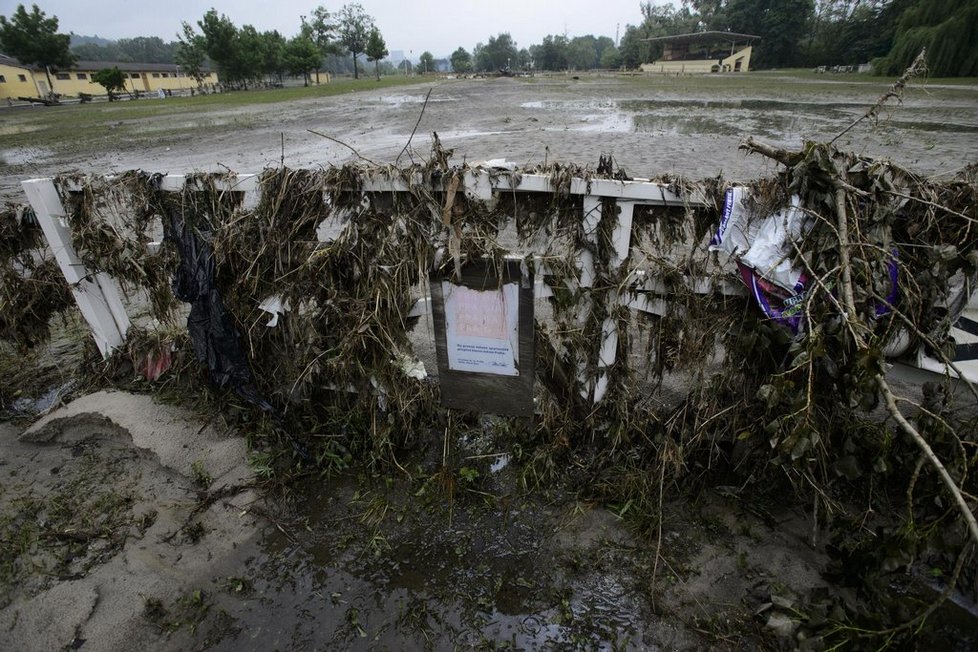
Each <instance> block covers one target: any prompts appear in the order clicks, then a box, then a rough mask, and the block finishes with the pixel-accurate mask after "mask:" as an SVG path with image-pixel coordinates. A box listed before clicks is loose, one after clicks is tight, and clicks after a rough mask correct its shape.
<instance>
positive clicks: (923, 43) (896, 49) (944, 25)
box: [876, 0, 978, 77]
mask: <svg viewBox="0 0 978 652" xmlns="http://www.w3.org/2000/svg"><path fill="white" fill-rule="evenodd" d="M903 4H906V5H907V6H906V7H905V9H904V10H903V11H902V12H901V13H900V16H899V18H898V19H897V21H896V26H895V30H894V39H893V45H892V48H891V49H890V50H889V53H888V54H887V55H886V56H885V57H883V58H881V59H880V60H878V61H877V62H876V63H877V69H878V70H879V72H881V73H882V74H898V73H899V72H900V71H902V70H903V69H905V68H906V67H907V66H908V65H909V64H910V62H911V61H913V59H914V57H916V56H917V53H919V52H920V50H922V49H924V48H927V53H928V57H927V65H928V68H929V70H930V73H931V74H932V75H934V76H938V77H970V76H975V75H978V2H976V1H975V0H916V1H915V2H913V3H910V4H908V3H903Z"/></svg>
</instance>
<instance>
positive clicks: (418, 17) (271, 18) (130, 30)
mask: <svg viewBox="0 0 978 652" xmlns="http://www.w3.org/2000/svg"><path fill="white" fill-rule="evenodd" d="M18 4H24V5H26V6H27V7H28V9H29V8H30V5H31V4H32V2H31V0H27V1H26V2H25V1H21V2H18V1H16V0H0V14H2V15H4V16H9V15H10V14H12V13H13V12H14V10H15V9H16V7H17V5H18ZM34 4H37V5H38V6H39V7H40V8H41V11H43V12H45V13H46V14H47V15H48V16H51V15H54V16H57V17H58V19H59V21H60V22H59V31H61V32H64V33H67V32H74V33H76V34H83V35H86V36H94V35H98V36H101V37H103V38H110V39H118V38H131V37H134V36H159V37H160V38H162V39H163V40H165V41H173V40H176V34H177V32H178V31H179V30H180V23H181V22H182V21H188V22H191V23H195V22H196V21H197V20H198V19H200V17H201V16H203V15H204V13H206V12H207V10H208V9H210V8H211V7H214V8H215V9H217V11H218V13H223V14H226V15H227V16H228V17H229V18H230V19H231V20H232V21H233V22H234V24H235V25H238V26H241V25H246V24H251V25H254V26H255V28H256V29H258V30H259V31H265V30H272V29H277V30H278V31H279V32H280V33H282V34H283V35H285V36H287V37H288V36H292V35H293V34H295V33H296V32H297V31H298V29H299V24H300V21H299V16H301V15H303V14H305V15H309V14H310V13H311V11H312V9H313V8H314V7H316V6H317V5H319V4H323V5H324V6H325V7H326V8H327V9H328V10H329V11H331V12H334V13H335V12H336V11H337V10H338V9H339V8H340V6H342V4H343V3H342V2H339V1H338V0H337V1H335V2H319V1H318V0H163V1H160V0H157V1H155V2H147V1H146V0H34ZM360 4H361V5H363V8H364V9H365V10H366V12H367V13H368V14H370V15H371V16H373V17H374V19H375V21H376V24H377V27H378V28H379V29H380V31H381V33H382V34H383V36H384V40H386V41H387V49H388V50H392V51H393V50H403V51H404V54H405V56H411V57H412V58H414V59H417V58H418V56H419V55H420V54H421V52H423V51H424V50H430V51H431V52H432V53H433V54H434V55H435V56H447V55H449V54H451V53H452V52H453V51H454V50H455V49H456V48H458V47H459V46H462V47H464V48H465V49H466V50H469V51H470V52H471V50H472V47H473V46H474V45H475V44H476V43H479V42H482V43H485V42H486V41H487V40H488V38H489V36H494V35H496V34H499V33H500V32H509V33H510V35H512V37H513V39H514V40H515V41H516V43H517V45H518V46H519V47H520V48H524V47H528V46H530V45H534V44H537V43H539V42H540V41H542V40H543V37H544V36H546V35H547V34H563V33H565V32H566V33H567V35H568V36H571V37H573V36H581V35H584V34H594V35H595V36H610V37H611V38H615V30H616V28H618V27H619V26H620V29H621V33H622V34H624V32H625V25H626V24H629V23H631V24H633V25H637V24H638V23H640V22H641V20H642V16H641V11H640V10H639V0H415V1H414V2H410V1H407V0H361V2H360ZM660 4H664V2H661V3H660Z"/></svg>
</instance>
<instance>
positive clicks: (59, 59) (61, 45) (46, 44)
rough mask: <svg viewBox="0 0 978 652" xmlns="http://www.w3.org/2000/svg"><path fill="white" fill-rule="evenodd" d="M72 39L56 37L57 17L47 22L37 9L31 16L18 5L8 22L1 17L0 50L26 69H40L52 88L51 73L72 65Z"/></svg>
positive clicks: (61, 35)
mask: <svg viewBox="0 0 978 652" xmlns="http://www.w3.org/2000/svg"><path fill="white" fill-rule="evenodd" d="M70 46H71V36H69V35H68V34H59V33H58V17H57V16H51V17H50V18H48V17H47V16H46V15H45V14H44V12H43V11H41V10H40V9H39V8H38V6H37V5H32V6H31V11H30V13H28V12H27V10H26V9H24V5H17V9H16V10H15V11H14V13H13V14H12V15H11V16H10V18H7V17H6V16H0V50H2V51H3V52H5V53H6V54H8V55H10V56H12V57H14V58H15V59H17V60H18V61H20V62H21V63H23V64H25V65H29V66H40V67H42V68H44V73H45V75H47V79H48V89H50V92H51V93H53V92H54V90H53V89H54V86H53V85H52V84H51V69H54V70H58V69H61V68H70V67H71V66H72V65H74V63H75V57H74V55H72V53H71V48H70Z"/></svg>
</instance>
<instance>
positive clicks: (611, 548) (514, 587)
mask: <svg viewBox="0 0 978 652" xmlns="http://www.w3.org/2000/svg"><path fill="white" fill-rule="evenodd" d="M887 87H888V85H887V83H886V82H885V81H882V80H877V79H873V78H865V77H858V78H853V79H844V80H843V79H841V78H838V77H821V78H819V77H811V76H790V75H784V74H779V73H764V74H753V75H750V76H746V77H737V76H722V77H721V76H712V77H708V78H699V79H696V78H659V77H655V78H644V77H621V78H618V77H597V76H596V77H586V76H585V77H583V78H581V79H573V78H571V77H567V76H559V77H538V78H533V79H526V80H524V79H481V80H439V81H432V82H428V83H426V84H422V85H418V86H407V87H402V88H398V89H394V90H391V89H382V90H376V89H370V87H369V86H366V88H367V90H364V91H362V92H358V93H355V94H348V95H342V96H334V97H323V98H307V99H301V100H295V101H293V102H289V103H286V104H255V105H247V104H244V105H242V104H237V103H229V104H228V105H226V106H221V105H213V104H212V105H207V106H197V105H195V104H194V102H193V100H192V99H187V100H183V99H181V100H163V101H158V100H145V101H141V102H134V103H132V106H126V105H120V106H110V105H106V104H102V105H86V106H72V107H58V108H51V109H48V108H45V109H41V108H37V109H26V108H5V109H2V110H0V134H2V136H3V138H2V140H0V194H2V195H3V197H4V198H6V199H10V200H14V201H23V194H22V193H21V191H20V188H19V185H18V184H19V182H20V181H21V180H23V179H26V178H32V177H37V176H45V175H55V174H60V173H64V172H68V171H74V170H78V171H82V172H96V173H106V172H121V171H124V170H129V169H134V168H139V169H143V170H146V171H150V172H156V171H160V172H174V173H185V172H192V171H198V170H200V171H222V170H223V171H226V170H228V169H231V170H234V171H237V172H257V171H260V170H261V169H262V168H264V167H268V166H278V165H279V164H280V163H282V162H284V164H285V165H287V166H290V167H317V166H325V165H329V164H339V163H344V162H348V161H351V160H356V159H357V158H358V157H360V158H362V159H366V160H370V161H373V162H377V163H389V162H393V161H395V160H397V159H398V158H399V157H400V163H401V164H402V165H403V164H406V163H407V162H409V161H420V160H422V159H424V158H425V157H426V156H427V155H428V152H429V150H430V146H431V142H432V139H431V133H432V132H437V134H438V136H439V138H440V140H441V142H442V144H443V145H444V146H445V147H447V148H452V149H454V150H455V160H456V161H457V162H458V163H461V162H463V161H466V162H472V163H474V162H478V161H482V160H490V159H502V158H505V159H508V160H510V161H514V162H516V163H518V164H520V165H524V166H528V165H535V164H540V163H544V162H550V161H561V162H569V163H570V162H572V163H578V164H591V165H592V166H593V165H595V164H596V163H597V160H598V157H599V156H600V155H603V154H605V155H606V154H611V155H612V156H613V157H614V159H615V161H616V163H617V164H618V165H620V166H621V167H623V168H624V169H625V171H626V172H627V173H628V174H630V175H633V176H637V177H651V176H658V175H662V174H667V173H668V174H681V175H686V176H688V177H692V178H705V177H715V176H717V175H722V176H724V177H726V178H729V179H745V180H746V179H752V178H756V177H758V176H762V175H769V174H772V173H773V172H774V171H775V169H774V166H773V165H772V164H771V163H770V162H768V161H767V160H764V159H762V158H760V157H747V156H745V155H743V154H742V153H741V152H740V151H739V150H738V145H739V144H740V143H741V142H742V141H743V140H744V139H745V138H747V137H749V136H754V137H756V138H758V139H760V140H763V141H766V142H768V143H771V144H773V145H779V146H784V147H788V148H798V147H800V146H801V145H802V144H803V142H804V141H805V140H808V139H815V140H830V139H832V138H833V137H835V135H837V134H839V133H840V132H842V131H843V130H844V129H845V128H846V127H848V126H849V125H850V124H851V123H852V122H853V121H854V120H856V119H857V118H859V116H861V115H862V114H863V113H864V112H865V111H866V109H867V108H868V107H869V106H871V105H872V104H873V103H874V102H875V101H876V99H877V98H878V97H879V96H880V95H881V94H882V93H884V92H885V91H886V89H887ZM429 89H430V95H428V92H429ZM419 118H420V120H419ZM415 127H417V129H416V133H415V135H414V136H413V138H412V132H414V131H415ZM312 131H315V132H319V133H321V134H326V135H328V136H329V137H330V138H329V139H326V138H322V137H320V136H318V135H316V134H314V133H312ZM336 141H340V143H344V144H345V145H344V144H340V143H338V142H336ZM840 143H841V144H842V146H843V147H844V148H848V149H852V150H854V151H857V152H860V153H864V154H866V155H869V156H873V157H886V158H891V159H893V160H894V161H896V162H898V163H900V164H903V165H906V166H907V167H909V168H910V169H912V170H915V171H918V172H920V173H922V174H947V173H951V172H954V171H956V170H957V169H959V168H961V167H962V166H964V165H967V164H969V163H974V162H975V157H976V153H978V86H975V85H971V84H944V83H928V82H926V81H924V82H922V84H921V86H914V87H912V88H910V89H909V90H908V91H907V94H906V96H905V98H904V101H903V103H902V105H899V106H898V105H893V106H891V107H890V108H888V109H887V111H885V112H884V114H883V115H881V116H880V119H879V121H878V123H869V122H867V123H865V124H863V125H860V126H858V127H856V128H855V129H854V130H852V131H851V132H850V133H849V134H847V135H846V136H845V137H844V138H843V139H842V140H841V141H840ZM354 151H355V153H354ZM59 346H61V347H62V348H61V349H59V351H60V352H62V353H64V355H65V356H66V357H70V356H72V355H75V356H77V355H79V349H80V347H78V346H76V347H75V349H74V350H69V349H71V347H70V346H66V345H65V343H64V342H60V343H59ZM58 383H60V384H63V383H64V378H60V377H59V378H58ZM59 386H60V385H59ZM144 398H145V397H134V396H131V395H124V396H118V395H116V396H111V395H110V396H107V397H106V396H102V397H99V399H98V400H94V401H90V402H89V404H86V405H85V406H84V407H79V408H77V409H76V410H75V411H74V412H73V413H71V414H70V416H67V417H63V418H62V420H61V421H59V422H57V423H55V424H53V425H52V424H47V425H45V426H44V427H43V428H41V429H40V430H39V432H38V433H35V434H34V435H33V438H28V439H27V440H21V439H19V436H20V434H21V432H22V431H23V429H24V428H25V427H26V424H25V422H24V420H23V414H21V415H20V416H21V420H20V421H17V422H16V424H11V423H0V477H2V478H3V486H4V488H3V489H2V490H0V505H2V506H3V508H4V514H5V516H4V517H3V518H0V533H2V532H3V530H2V528H7V527H14V526H15V525H18V523H19V522H20V521H17V518H20V517H21V516H22V515H23V514H27V513H28V512H31V510H34V511H33V512H31V513H36V514H42V515H43V514H48V513H49V511H50V512H51V513H55V512H56V510H54V509H53V506H54V503H55V502H57V501H63V500H64V499H65V492H66V490H67V489H70V488H75V489H78V488H79V487H81V488H87V489H89V490H91V491H92V492H93V495H94V496H95V497H97V498H99V500H101V499H102V498H101V494H100V493H98V492H99V491H103V490H104V489H105V487H102V486H100V485H98V482H99V478H97V477H96V476H95V475H93V468H95V467H93V465H94V464H95V463H96V462H98V463H103V464H106V465H108V466H109V467H111V468H112V469H113V474H112V475H111V477H108V476H107V477H106V478H105V481H106V484H107V486H108V487H109V488H110V489H112V490H113V491H114V492H115V493H114V494H112V496H114V498H113V500H115V502H114V503H113V504H117V505H118V509H117V511H116V517H117V519H118V521H119V523H122V524H125V525H126V527H129V528H130V529H129V530H127V534H126V535H125V536H123V537H122V539H121V541H114V542H113V545H112V546H107V547H106V548H105V549H104V550H101V549H100V550H99V551H96V552H97V553H98V554H95V553H89V554H90V556H89V557H84V556H80V555H79V554H78V553H77V551H74V549H72V548H67V549H63V548H61V547H57V546H60V545H61V542H60V541H58V542H57V544H56V545H54V544H52V545H53V547H52V548H51V551H49V553H50V558H47V557H44V554H48V553H46V552H44V551H43V550H42V551H40V552H38V551H37V550H33V551H29V554H30V555H33V556H32V557H31V559H35V560H36V559H37V558H43V560H44V561H45V563H46V564H48V565H47V566H44V571H43V572H39V573H37V574H36V575H35V576H32V577H31V578H30V579H24V578H21V577H19V576H17V575H10V574H8V575H0V588H2V589H3V593H0V648H8V647H9V648H10V649H31V648H32V647H33V648H34V649H41V647H37V646H39V645H42V646H44V647H49V648H63V647H65V646H71V647H74V648H82V649H85V650H123V649H131V648H132V647H133V646H136V645H145V646H149V647H152V648H154V649H173V650H183V649H218V650H238V649H289V650H320V649H390V650H400V649H424V648H429V649H439V650H441V649H519V650H524V649H526V650H532V649H541V650H547V649H609V650H610V649H640V650H644V649H669V650H673V649H690V650H692V649H703V648H715V649H731V648H740V647H756V648H762V649H779V648H791V647H795V646H803V645H804V644H805V637H804V634H803V633H802V632H803V628H802V627H801V625H802V623H808V622H814V621H815V620H816V619H817V618H820V617H824V618H827V617H828V615H826V614H820V613H817V610H815V611H812V612H805V613H802V610H803V609H808V608H809V606H811V605H818V604H821V603H820V602H819V600H821V599H822V598H824V597H825V596H836V595H838V594H846V593H847V592H849V593H851V592H852V590H851V589H850V588H847V587H844V586H842V585H839V584H835V583H833V581H832V580H830V579H827V576H826V572H825V571H826V568H827V567H828V565H829V559H828V555H827V554H826V550H825V538H826V537H825V533H824V532H821V531H820V530H819V528H818V526H817V525H813V523H814V521H813V515H812V514H811V509H810V505H809V504H796V503H795V502H794V501H793V500H792V497H789V499H787V500H785V499H784V497H776V498H777V499H775V498H773V497H758V496H745V495H742V494H741V492H740V490H739V488H738V487H736V486H725V485H723V484H719V485H717V486H709V487H701V488H699V489H697V490H696V491H690V492H680V491H679V490H678V488H676V487H669V486H666V487H665V488H666V495H667V496H670V498H669V499H668V500H667V501H666V503H665V504H664V505H662V518H661V521H659V522H658V523H657V524H656V525H657V527H649V523H647V522H646V523H636V521H635V520H634V519H633V516H634V513H633V512H630V509H631V506H630V505H628V504H620V505H618V504H615V505H607V504H605V505H601V504H598V502H597V501H595V500H593V499H592V498H591V497H590V496H588V495H587V494H586V492H581V491H579V490H578V489H576V488H575V489H571V488H570V487H569V485H568V486H543V487H541V486H540V485H539V484H537V483H535V482H534V479H533V478H532V477H528V476H527V474H528V473H529V471H527V468H528V466H527V464H526V463H527V459H526V455H525V452H524V451H523V450H522V447H521V437H522V436H524V435H525V434H526V433H522V434H520V433H514V432H512V431H511V430H509V429H508V428H507V426H506V424H504V423H503V422H500V421H495V420H493V419H489V418H484V419H482V420H478V421H474V422H469V423H466V424H461V425H459V426H458V427H457V428H455V429H453V430H452V431H451V433H449V432H448V430H449V429H448V428H447V427H446V428H445V430H444V431H439V432H434V431H433V432H428V433H419V437H418V440H419V443H418V445H417V447H416V449H414V450H411V451H407V452H405V455H404V457H403V459H400V460H399V463H400V464H401V465H402V467H403V468H400V469H398V470H391V471H390V472H389V473H385V474H384V475H383V476H382V475H380V474H379V473H378V472H376V471H375V470H373V469H370V468H361V467H358V466H357V465H356V464H354V465H352V467H350V468H345V469H343V470H342V471H337V472H334V473H332V474H324V475H323V476H322V477H317V476H313V477H311V478H310V477H305V478H304V479H303V480H302V481H301V482H299V483H298V484H296V485H294V486H292V487H291V488H290V490H289V491H288V492H277V493H275V494H274V495H273V496H269V497H267V498H266V499H265V500H260V499H259V497H258V496H256V495H254V493H253V491H251V489H253V485H254V483H256V482H258V481H259V480H264V479H266V478H267V476H268V475H271V474H272V470H271V469H270V468H269V467H268V466H266V465H265V463H264V461H263V460H262V458H261V457H260V455H258V456H252V457H251V458H250V460H246V459H245V457H246V453H244V451H243V441H242V440H241V439H240V438H230V439H231V441H233V442H237V445H234V446H231V447H230V448H228V449H227V452H226V455H225V457H221V456H220V455H219V454H217V453H214V452H213V451H214V450H225V449H224V448H219V446H225V445H227V440H225V439H224V437H225V436H226V435H227V433H226V432H223V433H222V432H220V431H221V430H222V428H221V427H220V420H219V419H218V418H213V419H211V420H209V421H207V422H204V423H201V424H200V426H199V428H198V427H197V422H196V421H195V420H194V419H195V417H194V415H188V414H185V413H183V412H181V413H179V414H174V413H172V412H171V411H170V410H169V408H160V410H161V412H160V415H157V414H156V413H154V416H153V417H152V418H151V417H149V416H146V415H144V414H143V412H142V410H144V409H145V403H143V402H141V399H144ZM28 403H29V402H28ZM23 405H26V403H25V404H23ZM106 406H108V407H106ZM25 411H27V412H29V411H30V410H27V409H25ZM93 415H94V416H93ZM99 415H101V416H99ZM106 415H108V416H106ZM127 415H128V417H127ZM161 415H162V416H161ZM127 418H128V419H129V421H126V419H127ZM107 421H108V422H111V424H109V425H107ZM139 421H151V423H147V424H144V425H147V426H148V432H144V431H142V430H140V429H139V427H138V426H139V424H138V423H135V422H139ZM185 421H187V423H185ZM177 423H178V424H179V426H175V425H174V424H177ZM205 429H206V430H205ZM212 431H213V432H212ZM201 432H206V433H208V436H209V437H213V441H214V442H217V443H214V444H213V449H212V450H211V451H210V452H209V453H207V454H205V453H202V452H201V453H199V454H198V453H196V452H195V453H193V454H191V453H188V452H187V450H193V449H192V447H193V445H194V444H193V442H194V441H196V440H197V438H198V436H199V435H200V434H201ZM446 437H447V440H446ZM228 446H230V445H228ZM188 447H189V448H188ZM185 449H186V450H185ZM134 450H136V451H139V453H138V454H136V453H134V452H133V451H134ZM147 451H148V452H147ZM195 455H196V457H195ZM208 455H210V457H208ZM446 460H447V461H448V462H450V463H446ZM246 461H247V462H248V463H247V464H246V463H245V462H246ZM640 463H641V461H640V460H639V461H637V462H636V464H640ZM337 466H344V464H337ZM570 466H571V468H569V469H567V471H566V472H567V474H568V475H569V476H571V475H573V473H574V468H573V460H571V463H570ZM446 469H449V470H451V469H456V470H458V472H454V471H452V472H449V473H446V472H445V471H446ZM114 478H118V481H116V480H115V479H114ZM113 482H115V483H116V484H112V483H113ZM232 486H233V487H239V488H241V487H245V488H247V491H245V489H242V491H241V492H233V493H232V492H228V494H227V495H226V496H223V497H222V498H221V499H215V500H214V501H213V502H212V503H210V504H208V505H207V506H206V509H203V510H201V511H199V512H198V511H197V510H196V508H195V505H196V504H198V502H197V501H199V500H200V499H201V497H202V496H207V495H208V494H206V493H205V490H210V491H212V492H213V491H220V490H221V488H222V487H225V488H226V487H232ZM119 496H122V497H123V498H125V500H119V499H118V497H119ZM105 500H108V498H105ZM82 507H84V506H82ZM89 507H90V506H89ZM79 509H81V508H79ZM46 510H48V511H46ZM61 511H62V512H63V511H64V510H61ZM151 512H152V513H153V517H152V519H149V517H148V515H149V514H150V513H151ZM63 516H64V517H65V518H67V516H68V515H63ZM50 520H51V519H50V518H49V519H47V521H46V522H48V521H50ZM89 526H90V523H88V522H87V521H86V524H85V527H89ZM72 527H74V528H75V529H74V530H72V531H73V532H75V531H88V530H84V528H83V527H82V526H81V525H78V524H77V523H73V524H72ZM42 538H43V537H42ZM54 538H55V539H56V538H57V537H54ZM42 553H43V554H42ZM55 553H57V554H55ZM25 554H26V553H25ZM39 556H40V557H39ZM89 562H91V563H90V564H89ZM38 567H41V565H40V564H39V565H38ZM80 569H83V570H80ZM18 572H19V571H18ZM11 577H13V580H11V579H10V578H11ZM904 580H905V584H903V585H900V586H895V587H894V592H906V593H912V592H913V591H921V592H923V593H922V594H921V597H920V598H919V599H918V598H914V599H913V600H912V601H909V602H907V603H906V604H912V605H915V606H920V605H923V604H924V603H925V602H926V600H928V599H930V598H931V597H932V595H931V594H932V593H933V592H934V591H938V590H940V585H939V584H934V585H933V586H930V585H927V584H926V583H925V582H922V581H921V582H918V580H919V578H917V579H912V578H909V575H908V578H904ZM4 582H6V584H5V583H4ZM908 584H912V585H913V586H912V587H911V589H912V591H911V589H908V588H907V586H906V585H908ZM928 591H930V593H928ZM66 604H67V605H73V607H72V608H71V609H70V610H69V609H64V610H63V609H62V607H64V605H66ZM906 604H905V605H904V606H903V607H901V608H905V607H906ZM961 604H962V605H963V606H958V607H955V606H953V605H952V607H950V608H949V610H947V611H945V612H942V615H941V616H940V617H941V618H946V623H945V624H944V625H942V627H945V629H943V630H941V631H939V633H938V639H937V640H938V641H940V644H941V645H942V646H943V647H947V648H948V649H969V648H970V647H971V646H972V644H974V642H975V640H974V633H973V631H972V632H971V633H970V634H969V633H968V630H969V627H971V625H972V624H973V623H974V620H973V617H972V616H969V615H968V613H967V610H968V609H970V608H972V607H971V606H969V605H968V604H967V603H966V602H965V601H963V600H962V601H961ZM772 605H773V606H772ZM802 605H804V606H802ZM909 615H912V614H909ZM942 622H943V621H942ZM51 623H55V624H56V626H55V625H52V624H51ZM43 627H50V628H51V629H50V635H49V637H48V638H47V639H44V641H43V642H41V643H39V642H38V641H39V639H36V638H33V636H34V633H35V632H36V631H37V630H38V628H43ZM48 644H50V645H48ZM82 646H84V647H82Z"/></svg>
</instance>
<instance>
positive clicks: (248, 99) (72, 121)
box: [0, 77, 430, 149]
mask: <svg viewBox="0 0 978 652" xmlns="http://www.w3.org/2000/svg"><path fill="white" fill-rule="evenodd" d="M423 83H425V80H424V79H423V78H418V77H384V78H382V79H381V80H380V81H377V80H376V79H374V78H372V77H365V78H363V79H359V80H353V79H343V80H339V81H334V82H331V83H329V84H323V85H320V86H308V87H303V86H299V87H290V88H280V89H274V90H251V91H237V92H232V93H219V94H212V95H197V96H194V97H171V98H167V99H166V100H158V99H144V100H139V101H121V102H113V103H107V102H97V103H92V104H69V105H64V106H56V107H34V108H27V107H10V108H5V109H2V110H0V136H2V137H3V146H4V148H15V147H38V148H51V149H57V148H59V147H63V146H66V145H70V147H71V148H72V149H77V148H79V147H81V146H92V147H98V146H99V145H100V144H101V141H102V140H103V139H105V138H108V137H112V140H113V146H114V147H117V148H124V147H125V146H127V145H128V146H137V145H139V144H140V143H144V142H145V141H146V140H147V139H152V140H156V139H157V137H158V134H151V133H150V134H140V133H139V132H138V131H137V130H132V129H128V127H132V126H133V123H136V122H143V121H146V120H150V119H153V118H171V117H175V118H179V117H180V116H186V117H187V118H188V120H191V122H192V124H188V127H187V128H188V129H192V128H197V127H207V126H209V124H208V123H209V122H213V120H212V118H214V117H220V118H221V120H220V121H221V122H222V123H225V122H227V121H226V120H225V116H227V115H228V113H229V112H235V111H236V110H237V109H241V108H244V107H249V106H258V105H267V104H276V103H282V104H288V103H291V102H296V101H299V100H310V99H318V98H328V97H334V96H337V95H343V94H347V93H356V92H360V91H369V90H377V89H385V88H395V87H399V86H410V85H415V84H423ZM429 83H430V80H429ZM238 122H239V125H238V126H247V119H246V118H241V117H239V118H238ZM120 129H121V130H122V131H123V132H128V133H126V136H128V137H129V138H128V139H127V140H123V139H120V138H118V136H119V135H120V132H119V130H120Z"/></svg>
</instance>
